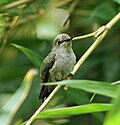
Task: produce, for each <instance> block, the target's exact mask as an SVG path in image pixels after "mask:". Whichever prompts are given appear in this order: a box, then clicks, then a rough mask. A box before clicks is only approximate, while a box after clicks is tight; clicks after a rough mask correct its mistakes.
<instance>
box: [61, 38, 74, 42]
mask: <svg viewBox="0 0 120 125" xmlns="http://www.w3.org/2000/svg"><path fill="white" fill-rule="evenodd" d="M73 38H74V37H71V38H69V39H66V40H63V41H62V42H70V41H71V40H72V39H73Z"/></svg>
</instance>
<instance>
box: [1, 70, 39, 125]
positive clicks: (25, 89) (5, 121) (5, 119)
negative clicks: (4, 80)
mask: <svg viewBox="0 0 120 125" xmlns="http://www.w3.org/2000/svg"><path fill="white" fill-rule="evenodd" d="M35 74H37V71H36V70H35V69H31V70H29V71H28V72H27V74H26V75H25V77H24V79H23V82H22V84H21V86H20V87H19V88H18V89H17V91H16V92H15V93H14V94H13V96H12V97H11V98H10V99H9V100H8V102H7V103H6V104H5V105H4V106H3V107H2V108H1V109H0V124H1V123H2V125H9V124H10V122H11V121H12V119H13V117H14V115H15V113H16V112H17V111H18V109H19V108H20V106H21V105H22V103H23V102H24V100H25V98H26V97H27V95H28V93H29V90H30V87H31V84H32V80H33V76H34V75H35Z"/></svg>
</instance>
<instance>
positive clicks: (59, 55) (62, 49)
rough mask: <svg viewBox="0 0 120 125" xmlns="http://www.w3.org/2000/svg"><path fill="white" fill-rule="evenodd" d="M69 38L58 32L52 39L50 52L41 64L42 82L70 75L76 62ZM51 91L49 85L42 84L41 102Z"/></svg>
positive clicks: (58, 79) (57, 79) (59, 79)
mask: <svg viewBox="0 0 120 125" xmlns="http://www.w3.org/2000/svg"><path fill="white" fill-rule="evenodd" d="M71 40H72V38H71V37H70V36H69V35H67V34H60V35H58V36H57V37H56V38H55V39H54V41H53V46H52V49H51V52H50V53H49V54H48V56H47V57H46V58H45V59H44V60H43V62H42V65H41V69H40V77H41V80H42V81H41V82H42V83H46V82H55V81H61V80H63V79H65V78H66V77H67V76H68V75H70V73H71V71H72V70H73V67H74V65H75V63H76V56H75V54H74V52H73V49H72V41H71ZM51 92H52V88H51V86H42V89H41V92H40V95H39V99H41V100H42V102H43V101H44V100H45V99H46V98H47V97H48V96H49V94H50V93H51Z"/></svg>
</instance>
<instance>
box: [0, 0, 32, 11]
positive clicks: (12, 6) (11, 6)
mask: <svg viewBox="0 0 120 125" xmlns="http://www.w3.org/2000/svg"><path fill="white" fill-rule="evenodd" d="M30 2H33V0H19V1H15V2H12V3H10V4H8V5H6V6H4V7H2V8H0V13H2V12H5V11H6V10H8V9H12V8H15V7H17V6H19V5H22V4H25V3H30Z"/></svg>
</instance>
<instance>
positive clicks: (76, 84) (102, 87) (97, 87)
mask: <svg viewBox="0 0 120 125" xmlns="http://www.w3.org/2000/svg"><path fill="white" fill-rule="evenodd" d="M44 85H67V86H69V87H72V88H76V89H82V90H85V91H87V92H91V93H96V94H100V95H105V96H108V97H116V93H115V91H116V88H117V86H115V85H111V83H106V82H100V81H91V80H64V81H61V82H53V83H45V84H44Z"/></svg>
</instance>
